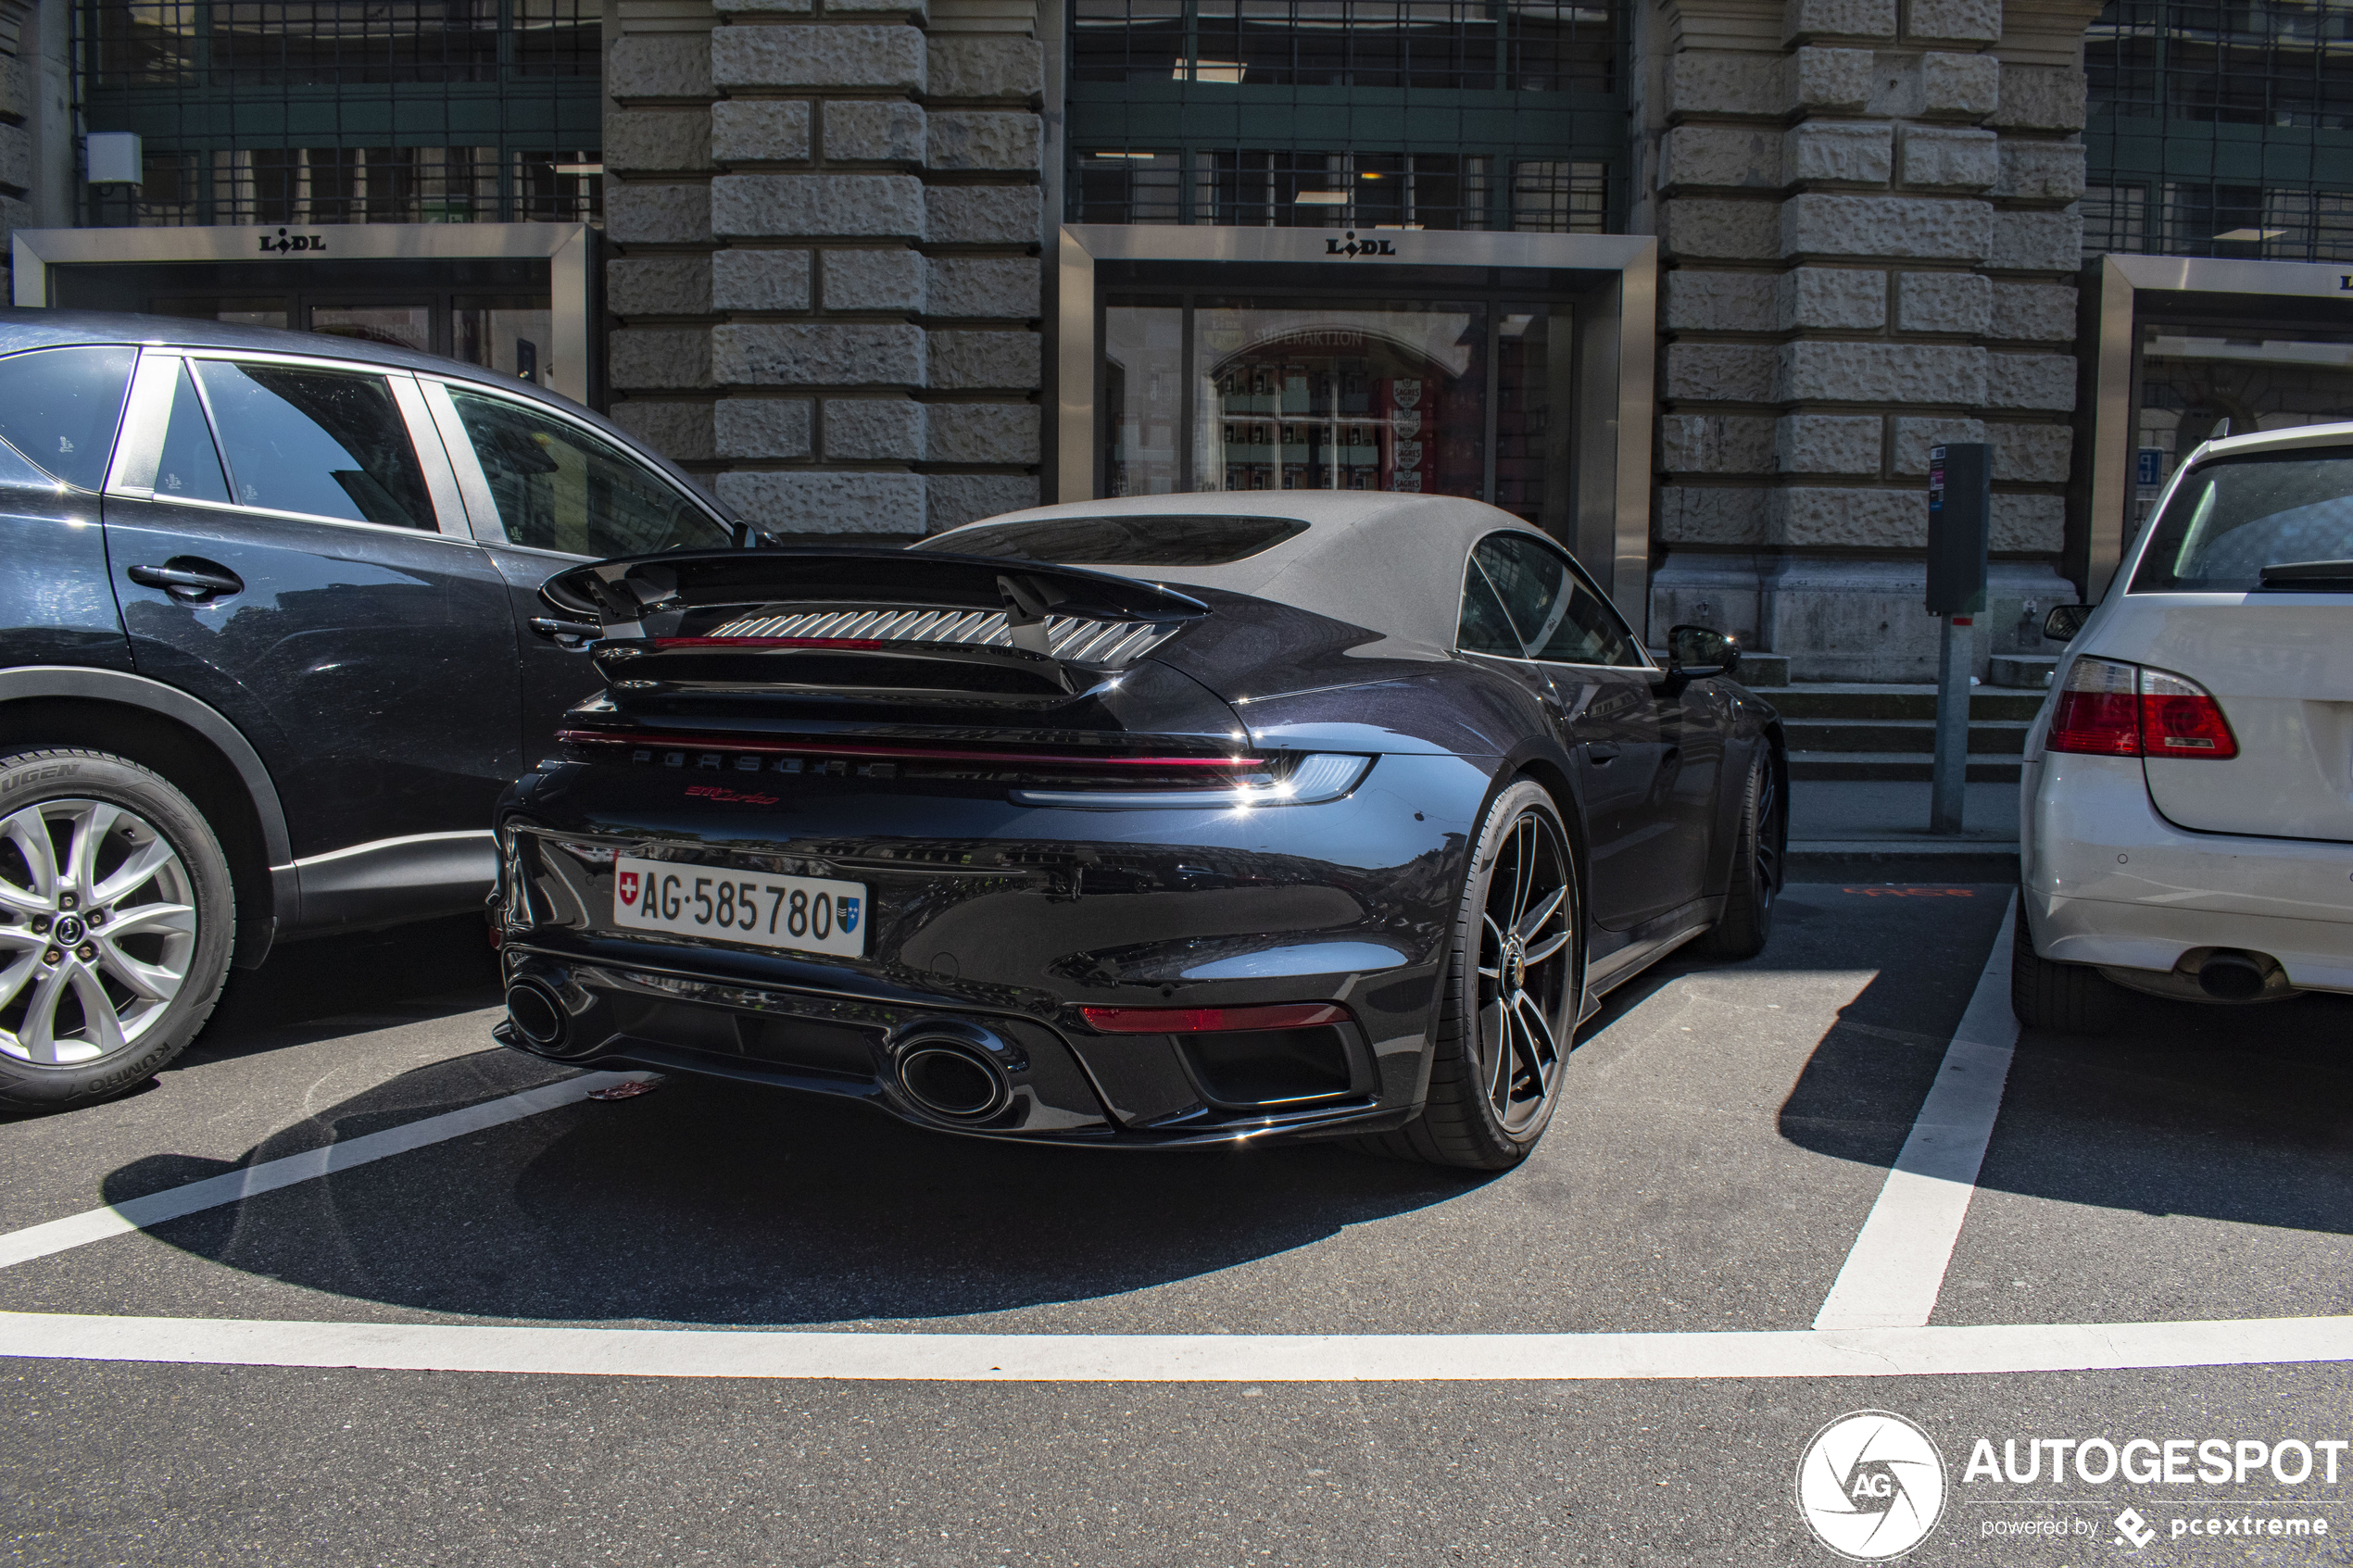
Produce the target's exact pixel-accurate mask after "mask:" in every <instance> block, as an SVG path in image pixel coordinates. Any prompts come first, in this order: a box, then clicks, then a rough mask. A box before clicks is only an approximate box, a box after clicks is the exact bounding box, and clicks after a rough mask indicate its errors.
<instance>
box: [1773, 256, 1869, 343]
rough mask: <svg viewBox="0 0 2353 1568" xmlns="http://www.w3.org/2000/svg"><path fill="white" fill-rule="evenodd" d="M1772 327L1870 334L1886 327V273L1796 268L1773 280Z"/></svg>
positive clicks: (1832, 268)
mask: <svg viewBox="0 0 2353 1568" xmlns="http://www.w3.org/2000/svg"><path fill="white" fill-rule="evenodd" d="M1773 296H1774V325H1775V327H1776V328H1777V329H1778V330H1779V331H1781V332H1793V331H1795V330H1797V329H1799V328H1801V327H1815V328H1820V329H1824V330H1827V331H1831V332H1872V331H1876V330H1877V329H1879V328H1881V327H1883V326H1885V325H1887V274H1886V273H1884V272H1881V271H1879V270H1876V269H1874V270H1860V269H1855V268H1846V267H1800V268H1797V269H1796V270H1793V271H1789V272H1784V273H1782V274H1781V275H1780V277H1779V278H1777V279H1775V280H1774V290H1773Z"/></svg>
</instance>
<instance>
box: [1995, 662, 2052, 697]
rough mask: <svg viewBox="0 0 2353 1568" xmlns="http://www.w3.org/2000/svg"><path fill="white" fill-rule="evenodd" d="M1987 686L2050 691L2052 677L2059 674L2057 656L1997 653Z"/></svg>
mask: <svg viewBox="0 0 2353 1568" xmlns="http://www.w3.org/2000/svg"><path fill="white" fill-rule="evenodd" d="M1992 664H1993V668H1992V670H1991V671H1989V672H1988V674H1987V676H1986V684H1988V685H1994V686H2018V687H2022V688H2024V689H2026V690H2028V691H2036V692H2040V691H2048V690H2049V689H2050V685H2051V677H2052V676H2053V675H2055V674H2057V672H2058V659H2057V657H2056V656H2050V655H2043V654H2032V653H1997V654H1995V655H1994V658H1993V660H1992Z"/></svg>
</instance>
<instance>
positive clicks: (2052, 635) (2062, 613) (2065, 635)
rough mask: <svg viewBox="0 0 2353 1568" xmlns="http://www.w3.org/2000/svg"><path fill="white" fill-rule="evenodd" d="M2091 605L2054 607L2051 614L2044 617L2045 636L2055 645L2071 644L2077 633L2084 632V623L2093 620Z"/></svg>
mask: <svg viewBox="0 0 2353 1568" xmlns="http://www.w3.org/2000/svg"><path fill="white" fill-rule="evenodd" d="M2092 609H2093V607H2092V606H2090V605H2053V606H2052V607H2051V613H2050V614H2048V615H2046V616H2045V617H2043V636H2044V638H2045V640H2046V641H2049V642H2054V643H2070V642H2073V641H2074V640H2075V633H2078V632H2081V631H2082V630H2083V622H2085V621H2089V620H2091V619H2092Z"/></svg>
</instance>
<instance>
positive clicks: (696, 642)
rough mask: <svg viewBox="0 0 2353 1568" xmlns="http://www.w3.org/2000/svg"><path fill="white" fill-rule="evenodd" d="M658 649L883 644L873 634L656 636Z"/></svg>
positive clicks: (863, 649) (864, 648)
mask: <svg viewBox="0 0 2353 1568" xmlns="http://www.w3.org/2000/svg"><path fill="white" fill-rule="evenodd" d="M653 644H654V651H655V652H657V653H659V652H661V650H663V649H664V648H848V649H849V650H850V651H851V652H853V653H872V652H874V651H875V649H876V648H879V647H881V646H883V645H882V644H881V643H880V642H878V641H876V640H875V638H872V637H656V638H655V639H654V640H653Z"/></svg>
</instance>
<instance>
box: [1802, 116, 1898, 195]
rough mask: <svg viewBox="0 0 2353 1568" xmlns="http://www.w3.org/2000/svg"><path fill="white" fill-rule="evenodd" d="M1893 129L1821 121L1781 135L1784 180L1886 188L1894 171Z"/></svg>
mask: <svg viewBox="0 0 2353 1568" xmlns="http://www.w3.org/2000/svg"><path fill="white" fill-rule="evenodd" d="M1894 138H1895V132H1894V127H1893V126H1888V125H1873V124H1861V125H1857V124H1854V123H1852V122H1849V121H1845V120H1837V119H1818V120H1811V121H1808V122H1807V123H1806V124H1804V125H1794V126H1792V127H1791V128H1790V129H1789V130H1787V131H1785V132H1782V133H1781V178H1782V179H1783V180H1786V181H1790V182H1798V181H1814V180H1843V181H1845V182H1849V183H1852V184H1860V185H1884V184H1886V183H1887V182H1888V179H1889V176H1890V175H1891V174H1892V173H1893V172H1894Z"/></svg>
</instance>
